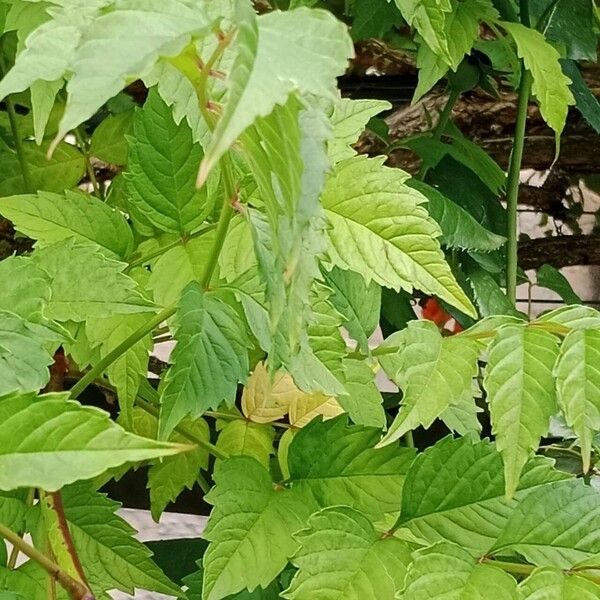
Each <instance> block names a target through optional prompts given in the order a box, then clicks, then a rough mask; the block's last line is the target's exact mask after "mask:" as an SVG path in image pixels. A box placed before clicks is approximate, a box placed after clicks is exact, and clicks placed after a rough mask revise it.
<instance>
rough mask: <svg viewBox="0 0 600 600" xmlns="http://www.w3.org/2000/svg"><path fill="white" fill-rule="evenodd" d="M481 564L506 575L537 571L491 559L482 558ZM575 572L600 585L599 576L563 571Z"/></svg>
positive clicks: (527, 566) (526, 566) (573, 570)
mask: <svg viewBox="0 0 600 600" xmlns="http://www.w3.org/2000/svg"><path fill="white" fill-rule="evenodd" d="M481 562H482V563H485V564H487V565H492V566H494V567H498V568H499V569H502V570H503V571H506V572H507V573H515V574H517V575H525V576H527V575H530V574H531V573H533V571H534V570H535V569H537V567H536V566H535V565H526V564H523V563H513V562H508V561H504V560H495V559H493V558H484V559H482V561H481ZM584 568H587V569H592V568H593V567H584ZM575 571H576V572H577V574H578V575H579V576H580V577H585V579H588V580H589V581H593V582H594V583H597V584H600V576H599V575H594V574H593V573H586V572H585V571H583V570H579V569H577V568H574V569H567V570H565V573H567V574H568V573H571V572H575Z"/></svg>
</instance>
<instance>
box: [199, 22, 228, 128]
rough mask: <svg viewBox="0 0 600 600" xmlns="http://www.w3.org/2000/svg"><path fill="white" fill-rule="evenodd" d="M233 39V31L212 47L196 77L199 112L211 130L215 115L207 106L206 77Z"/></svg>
mask: <svg viewBox="0 0 600 600" xmlns="http://www.w3.org/2000/svg"><path fill="white" fill-rule="evenodd" d="M232 39H233V31H232V32H229V33H228V34H226V35H224V36H223V37H222V38H221V39H220V40H219V43H218V44H217V47H216V48H215V49H214V51H213V53H212V54H211V55H210V57H209V58H208V60H207V61H206V63H205V64H204V65H203V66H202V69H201V70H200V76H199V77H198V82H197V84H196V94H197V95H198V103H199V106H200V112H201V113H202V116H203V117H204V120H205V121H206V124H207V125H208V127H209V129H210V130H211V131H212V130H213V129H214V128H215V123H216V116H215V115H213V114H212V113H211V112H210V110H209V109H208V107H209V101H208V90H207V87H208V78H209V76H210V73H211V71H212V68H213V67H214V66H215V64H216V63H217V61H218V60H219V59H220V58H221V56H222V54H223V52H224V51H225V48H227V46H228V45H229V43H230V42H231V40H232Z"/></svg>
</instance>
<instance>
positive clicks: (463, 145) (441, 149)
mask: <svg viewBox="0 0 600 600" xmlns="http://www.w3.org/2000/svg"><path fill="white" fill-rule="evenodd" d="M444 133H445V135H447V136H449V137H450V138H451V140H452V141H451V143H449V144H447V143H445V142H441V141H439V140H437V139H435V138H432V137H430V136H429V135H419V136H414V137H412V138H409V139H408V140H406V141H403V142H402V144H403V145H404V146H406V147H408V148H410V149H411V150H413V151H414V152H416V153H417V154H418V155H419V156H421V158H422V159H423V161H424V163H425V164H426V166H428V167H433V166H436V165H437V164H438V163H439V162H440V161H441V160H442V159H443V158H444V157H445V156H446V155H449V156H451V157H452V158H453V159H454V160H456V161H457V162H459V163H461V164H463V165H464V166H465V167H467V168H468V169H470V170H471V171H472V172H473V173H475V175H477V177H478V178H479V179H480V180H481V181H482V182H483V183H484V184H485V185H486V186H487V187H488V188H489V189H490V190H491V191H492V192H494V193H495V194H498V193H499V192H500V191H501V190H502V188H503V187H504V185H505V183H506V176H505V174H504V171H502V169H501V168H500V166H499V165H498V163H496V161H495V160H494V159H493V158H492V157H491V156H490V155H489V154H487V153H486V152H485V150H483V149H482V148H480V147H479V146H478V145H477V144H475V143H474V142H471V141H470V140H468V139H467V138H465V137H464V136H463V134H462V133H461V132H460V131H459V129H458V128H456V127H452V126H451V125H447V126H446V130H445V132H444ZM412 187H414V186H412Z"/></svg>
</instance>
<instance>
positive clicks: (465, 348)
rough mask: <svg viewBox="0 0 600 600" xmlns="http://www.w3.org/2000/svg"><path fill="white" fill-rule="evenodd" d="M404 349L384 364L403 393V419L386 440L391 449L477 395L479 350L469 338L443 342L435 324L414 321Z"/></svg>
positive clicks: (386, 358) (406, 332)
mask: <svg viewBox="0 0 600 600" xmlns="http://www.w3.org/2000/svg"><path fill="white" fill-rule="evenodd" d="M399 345H401V346H402V349H401V350H399V352H398V353H397V354H396V355H388V356H382V357H381V358H380V363H381V365H382V367H383V369H384V370H385V372H386V373H387V375H388V377H390V378H391V379H392V380H393V381H394V383H396V384H397V385H398V387H400V388H401V389H402V391H403V395H402V405H401V407H400V412H399V413H398V416H397V417H396V418H395V419H394V422H393V423H392V425H390V428H389V430H388V432H387V434H386V435H385V436H384V438H383V439H382V440H381V442H380V444H381V445H387V444H391V443H393V442H395V441H396V440H398V439H400V438H401V437H402V436H403V435H404V434H405V433H407V432H408V431H411V430H412V429H415V428H416V427H418V426H419V425H421V426H422V427H424V428H425V429H428V428H429V427H430V426H431V424H432V423H433V421H434V420H435V419H437V418H438V417H440V415H441V414H442V413H443V412H444V411H445V410H446V409H447V408H448V407H449V406H451V405H453V404H457V403H458V402H460V401H462V400H464V398H465V396H467V397H468V396H471V395H472V393H473V379H474V378H475V377H476V375H477V372H478V365H477V358H478V355H479V348H478V346H477V343H476V342H475V340H470V339H469V338H466V337H464V336H450V337H442V335H441V333H440V330H439V328H438V327H437V325H435V323H433V322H431V321H412V322H411V323H409V324H408V327H407V328H406V329H404V330H403V331H402V332H401V333H400V343H399Z"/></svg>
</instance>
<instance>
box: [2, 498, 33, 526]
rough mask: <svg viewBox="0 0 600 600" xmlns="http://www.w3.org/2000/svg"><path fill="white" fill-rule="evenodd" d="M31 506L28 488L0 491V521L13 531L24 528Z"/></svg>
mask: <svg viewBox="0 0 600 600" xmlns="http://www.w3.org/2000/svg"><path fill="white" fill-rule="evenodd" d="M29 508H30V507H29V506H28V504H27V491H26V490H15V491H13V492H0V523H2V524H4V525H6V527H9V528H10V529H12V530H13V531H22V530H24V525H25V518H26V517H27V512H28V510H29Z"/></svg>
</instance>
